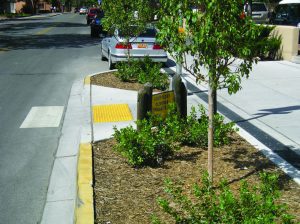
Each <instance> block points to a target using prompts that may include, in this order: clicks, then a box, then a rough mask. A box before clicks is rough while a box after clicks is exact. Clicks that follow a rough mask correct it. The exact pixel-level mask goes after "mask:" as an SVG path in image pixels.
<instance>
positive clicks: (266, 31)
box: [257, 26, 281, 60]
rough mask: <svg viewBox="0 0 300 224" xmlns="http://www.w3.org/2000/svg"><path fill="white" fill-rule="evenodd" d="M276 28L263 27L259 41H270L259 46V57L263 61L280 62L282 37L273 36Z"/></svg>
mask: <svg viewBox="0 0 300 224" xmlns="http://www.w3.org/2000/svg"><path fill="white" fill-rule="evenodd" d="M274 28H275V27H274V26H261V29H262V32H261V36H260V37H259V39H261V40H264V39H268V40H269V41H264V42H260V43H262V45H260V46H258V47H257V49H258V57H260V59H261V60H278V59H280V57H281V55H280V45H281V37H280V36H276V35H275V34H271V32H272V31H273V30H274Z"/></svg>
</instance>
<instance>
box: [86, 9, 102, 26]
mask: <svg viewBox="0 0 300 224" xmlns="http://www.w3.org/2000/svg"><path fill="white" fill-rule="evenodd" d="M97 13H100V9H98V8H90V9H89V10H88V13H87V15H86V24H88V25H89V24H90V23H91V22H92V20H93V19H94V17H95V15H96V14H97Z"/></svg>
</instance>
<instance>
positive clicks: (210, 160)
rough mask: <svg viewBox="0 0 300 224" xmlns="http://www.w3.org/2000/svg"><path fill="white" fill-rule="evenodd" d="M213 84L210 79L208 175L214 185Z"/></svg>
mask: <svg viewBox="0 0 300 224" xmlns="http://www.w3.org/2000/svg"><path fill="white" fill-rule="evenodd" d="M213 92H214V88H213V83H212V80H211V78H210V79H209V89H208V162H207V165H208V175H209V178H210V181H211V183H213V146H214V125H213V117H214V99H213Z"/></svg>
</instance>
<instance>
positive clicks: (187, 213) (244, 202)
mask: <svg viewBox="0 0 300 224" xmlns="http://www.w3.org/2000/svg"><path fill="white" fill-rule="evenodd" d="M260 179H261V184H260V186H258V187H251V188H250V187H249V185H248V183H247V182H246V181H244V182H242V184H241V187H240V191H239V195H238V196H235V195H234V194H233V193H232V191H231V190H230V189H229V187H228V184H227V183H226V181H223V182H222V183H221V185H220V186H219V188H213V187H212V185H211V182H210V180H209V177H208V174H207V173H205V174H204V175H203V177H202V183H201V185H198V184H194V187H193V192H192V195H193V196H192V197H191V196H187V194H185V193H184V191H183V184H174V183H173V182H172V181H171V180H166V182H165V191H166V193H168V195H169V196H170V197H169V199H162V198H159V199H158V204H159V205H160V206H161V207H162V209H163V211H164V212H166V213H168V214H169V215H170V216H171V217H172V218H173V219H174V221H175V223H178V224H179V223H181V224H194V223H207V224H210V223H226V224H227V223H231V224H235V223H236V224H239V223H245V224H246V223H247V224H252V223H257V224H258V223H261V224H265V223H278V222H280V223H293V217H292V216H291V215H289V214H288V213H286V206H285V205H282V204H279V203H275V201H276V199H278V198H279V196H280V194H279V191H278V187H277V186H278V176H277V175H275V174H269V173H261V174H260ZM152 223H153V224H161V223H164V222H163V221H160V220H159V218H157V217H156V216H153V219H152Z"/></svg>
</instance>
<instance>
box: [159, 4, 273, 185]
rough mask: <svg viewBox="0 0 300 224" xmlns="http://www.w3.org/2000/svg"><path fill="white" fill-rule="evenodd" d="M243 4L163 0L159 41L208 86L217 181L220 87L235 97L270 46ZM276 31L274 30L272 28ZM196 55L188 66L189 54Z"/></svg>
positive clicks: (210, 146) (210, 159)
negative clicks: (216, 129)
mask: <svg viewBox="0 0 300 224" xmlns="http://www.w3.org/2000/svg"><path fill="white" fill-rule="evenodd" d="M242 3H243V0H230V1H228V0H161V1H160V4H161V11H160V21H159V23H158V29H159V31H160V32H159V40H160V42H161V44H162V45H163V46H165V48H166V50H167V51H168V52H169V53H170V54H171V55H172V56H173V57H174V58H175V59H176V61H177V62H180V63H183V65H185V66H184V67H185V68H186V69H187V70H189V71H190V72H191V73H193V74H194V75H195V76H196V77H197V81H198V82H207V83H208V87H209V91H208V114H209V128H208V173H209V176H210V179H211V181H212V180H213V140H214V127H213V114H214V108H215V102H214V100H213V98H214V97H213V96H214V95H215V96H216V92H217V89H219V88H227V90H228V93H229V94H233V93H236V92H237V91H238V90H240V89H241V81H242V78H243V77H246V78H248V76H249V73H250V71H251V69H252V66H253V63H256V62H257V57H256V56H257V54H258V52H259V48H260V47H261V46H263V45H264V43H267V42H268V38H264V37H263V35H264V32H265V31H266V29H269V28H268V27H263V26H257V25H255V24H254V23H253V22H252V21H251V18H248V17H246V16H245V15H244V14H243V11H242V10H243V4H242ZM270 29H271V28H270ZM187 55H191V56H192V57H193V63H192V66H187V64H186V56H187Z"/></svg>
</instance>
